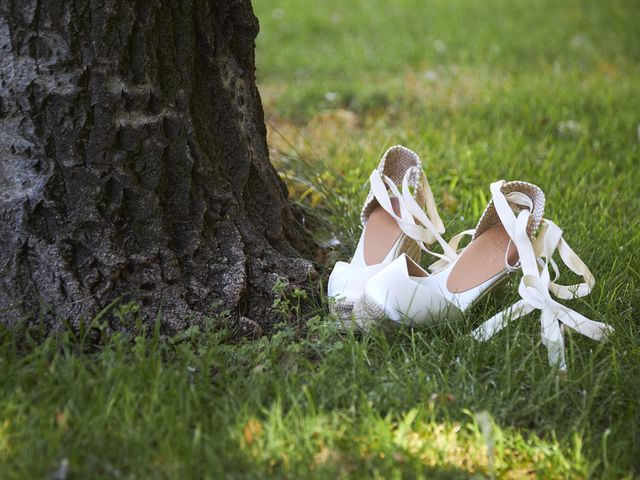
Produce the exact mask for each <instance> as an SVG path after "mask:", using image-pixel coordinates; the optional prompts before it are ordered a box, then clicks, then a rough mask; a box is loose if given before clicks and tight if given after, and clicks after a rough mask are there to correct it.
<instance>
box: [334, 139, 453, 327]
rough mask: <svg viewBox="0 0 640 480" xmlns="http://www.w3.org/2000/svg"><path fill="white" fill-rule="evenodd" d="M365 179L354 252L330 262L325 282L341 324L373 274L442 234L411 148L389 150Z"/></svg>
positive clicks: (415, 253) (414, 253) (416, 253)
mask: <svg viewBox="0 0 640 480" xmlns="http://www.w3.org/2000/svg"><path fill="white" fill-rule="evenodd" d="M369 182H370V186H371V190H370V192H369V195H368V196H367V199H366V201H365V204H364V206H363V208H362V213H361V220H362V225H363V231H362V235H361V236H360V240H359V242H358V246H357V248H356V251H355V253H354V255H353V258H352V259H351V261H350V262H348V263H347V262H337V263H336V265H335V267H334V269H333V271H332V272H331V275H330V277H329V282H328V286H327V291H328V295H329V297H331V303H330V309H331V311H332V313H334V314H335V315H336V316H337V317H338V319H339V320H340V321H341V322H342V323H346V322H349V321H351V319H352V316H351V315H352V312H353V307H354V305H356V304H357V303H358V302H359V301H360V297H361V296H362V292H363V291H364V286H365V285H366V283H367V282H368V280H369V279H370V278H371V277H372V276H373V275H375V274H376V273H378V272H380V271H381V270H382V269H383V268H384V267H385V266H387V265H389V264H390V263H391V262H393V261H394V260H395V259H396V258H398V257H399V256H400V255H403V254H404V255H407V256H408V257H409V258H415V259H419V258H420V249H421V248H422V249H424V250H426V251H429V250H428V249H427V248H426V245H430V244H431V243H433V242H434V241H435V240H436V236H437V237H439V238H440V239H441V238H442V237H441V236H440V234H441V233H443V232H444V224H443V223H442V220H441V219H440V216H439V215H438V211H437V209H436V205H435V201H434V198H433V193H432V192H431V188H430V186H429V182H428V181H427V177H426V175H425V174H424V172H423V171H422V162H421V161H420V158H419V157H418V155H416V154H415V153H414V152H413V151H411V150H409V149H408V148H405V147H403V146H401V145H396V146H394V147H391V148H389V149H388V150H387V151H386V152H385V154H384V155H383V157H382V159H381V160H380V164H379V165H378V168H376V169H375V170H374V171H373V172H372V173H371V176H370V178H369ZM399 187H401V188H402V192H400V190H399ZM425 210H426V213H425ZM414 213H417V215H418V222H420V223H422V225H419V224H418V223H417V222H416V217H414ZM443 242H444V241H443ZM445 247H447V245H446V243H445ZM454 254H455V252H454ZM355 320H356V326H358V327H362V326H363V324H361V323H360V322H359V321H358V320H359V319H355Z"/></svg>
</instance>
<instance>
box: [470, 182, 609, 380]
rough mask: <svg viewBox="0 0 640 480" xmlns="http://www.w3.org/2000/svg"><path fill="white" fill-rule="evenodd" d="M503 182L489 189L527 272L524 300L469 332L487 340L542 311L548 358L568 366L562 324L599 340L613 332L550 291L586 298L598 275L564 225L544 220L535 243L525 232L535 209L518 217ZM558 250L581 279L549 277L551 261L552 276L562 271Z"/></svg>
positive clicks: (522, 284) (522, 289) (522, 286)
mask: <svg viewBox="0 0 640 480" xmlns="http://www.w3.org/2000/svg"><path fill="white" fill-rule="evenodd" d="M502 185H503V181H501V182H495V183H494V184H492V185H491V190H492V193H493V200H494V205H495V206H496V211H497V213H498V216H499V217H500V220H501V221H502V223H503V225H504V227H505V229H506V230H507V232H508V233H509V236H510V237H511V239H512V241H513V242H514V243H515V245H516V247H517V249H518V255H519V258H520V264H521V267H522V272H523V276H522V279H521V280H520V284H519V286H518V293H519V294H520V297H521V300H519V301H518V302H516V303H515V304H514V305H512V306H511V307H509V308H507V309H506V310H504V311H502V312H500V313H498V314H496V315H494V316H493V317H491V318H490V319H489V320H487V321H486V322H484V323H483V324H482V325H480V326H479V327H478V328H477V329H475V330H474V331H473V332H472V333H471V335H472V336H473V337H474V338H476V339H477V340H481V341H485V340H488V339H489V338H491V337H492V336H493V335H495V334H496V333H497V332H499V331H500V330H502V329H503V328H504V327H505V326H506V325H507V324H508V323H509V322H510V321H511V320H516V319H518V318H520V317H522V316H524V315H527V314H528V313H531V312H532V311H534V310H540V323H541V325H542V332H541V335H542V343H543V344H544V345H545V346H546V347H547V351H548V357H549V363H550V364H551V365H555V366H557V367H558V368H559V369H560V370H561V371H566V370H567V364H566V358H565V351H564V350H565V349H564V338H563V336H562V330H561V325H562V324H564V325H566V326H568V327H570V328H572V329H574V330H575V331H577V332H579V333H581V334H582V335H585V336H587V337H589V338H592V339H594V340H601V339H602V338H603V337H605V336H606V335H607V334H609V333H611V332H612V331H613V328H612V327H611V326H610V325H607V324H605V323H602V322H596V321H593V320H590V319H588V318H586V317H585V316H584V315H582V314H580V313H578V312H576V311H574V310H572V309H570V308H569V307H567V306H565V305H562V304H561V303H558V302H557V301H556V300H554V299H553V298H552V296H551V294H553V295H554V296H556V297H558V298H560V299H567V300H568V299H572V298H576V297H583V296H585V295H587V294H589V292H591V289H592V288H593V285H594V284H595V279H594V277H593V275H592V274H591V272H590V271H589V269H588V268H587V266H586V265H585V263H584V262H583V261H582V260H581V259H580V258H579V257H578V256H577V255H576V254H575V252H574V251H573V250H572V249H571V247H569V245H568V244H567V243H566V242H565V240H564V239H563V238H562V230H561V229H560V228H559V227H558V226H557V225H556V224H555V223H553V222H552V221H550V220H547V219H543V220H542V224H541V229H540V232H539V233H538V236H537V238H536V241H535V244H534V243H533V242H532V241H531V239H530V238H529V235H528V232H527V226H528V224H529V218H530V217H531V212H530V211H528V210H522V211H521V212H520V213H519V214H518V216H517V217H516V216H515V214H514V213H513V211H512V210H511V208H510V207H509V205H508V203H507V200H506V199H505V197H504V195H503V194H502V192H501V190H500V188H501V187H502ZM556 250H557V251H558V252H559V253H560V257H561V258H562V260H563V262H564V263H565V264H566V265H567V267H568V268H569V269H570V270H572V271H573V272H574V273H576V274H578V275H580V276H582V278H583V280H584V282H583V283H579V284H576V285H570V286H564V285H558V284H557V283H555V281H552V280H551V276H550V273H549V266H551V267H552V269H553V270H554V272H555V278H554V280H555V279H556V278H557V276H558V268H557V265H556V264H555V262H554V261H553V255H554V253H555V251H556Z"/></svg>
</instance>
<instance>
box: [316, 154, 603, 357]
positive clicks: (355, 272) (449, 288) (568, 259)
mask: <svg viewBox="0 0 640 480" xmlns="http://www.w3.org/2000/svg"><path fill="white" fill-rule="evenodd" d="M369 184H370V192H369V195H368V196H367V199H366V201H365V204H364V207H363V209H362V214H361V220H362V225H363V231H362V235H361V236H360V240H359V242H358V245H357V247H356V251H355V253H354V255H353V258H352V259H351V261H350V262H348V263H347V262H338V263H337V264H336V266H335V267H334V269H333V271H332V273H331V275H330V277H329V282H328V295H329V297H330V308H331V311H332V313H333V314H334V315H335V316H336V318H337V319H338V321H339V322H340V323H341V325H344V326H347V325H352V326H353V327H355V328H359V329H366V328H369V327H370V326H371V325H373V324H376V323H379V322H381V321H383V320H386V319H388V320H391V321H393V322H397V323H398V324H405V325H409V326H420V325H426V324H436V323H442V322H446V321H451V320H454V319H456V318H459V317H460V316H461V315H462V313H463V312H465V311H466V310H468V309H469V308H471V307H472V306H473V305H475V304H476V303H477V302H478V300H479V299H481V298H482V297H483V295H485V294H486V293H487V292H489V291H490V290H491V289H492V288H493V287H495V286H496V285H497V284H499V283H500V281H501V280H503V279H504V278H506V277H507V276H508V275H510V274H513V273H515V272H522V276H521V278H520V282H519V284H518V293H519V295H520V300H519V301H517V302H516V303H515V304H513V305H512V306H510V307H508V308H506V309H505V310H503V311H501V312H499V313H498V314H496V315H494V316H493V317H491V318H490V319H488V320H486V321H485V322H484V323H482V324H481V325H480V326H479V327H477V328H476V329H475V330H473V331H472V332H471V336H472V337H474V338H475V339H477V340H480V341H486V340H488V339H489V338H491V337H492V336H493V335H495V334H496V333H497V332H499V331H500V330H501V329H502V328H504V327H505V326H506V325H507V323H508V322H510V321H512V320H516V319H518V318H520V317H522V316H524V315H527V314H529V313H532V312H533V311H534V310H538V311H539V312H540V323H541V326H542V342H543V344H544V345H545V346H546V347H547V351H548V357H549V362H550V363H551V364H552V365H555V366H557V367H558V368H559V369H560V370H566V360H565V354H564V340H563V335H562V325H565V326H567V327H569V328H572V329H573V330H575V331H577V332H579V333H581V334H583V335H585V336H587V337H590V338H592V339H594V340H600V339H602V338H603V337H605V336H606V335H607V334H608V333H610V332H611V331H612V328H611V327H610V326H608V325H606V324H604V323H601V322H596V321H593V320H589V319H588V318H586V317H584V316H583V315H581V314H580V313H578V312H576V311H574V310H572V309H570V308H569V307H567V306H565V305H563V304H561V303H559V302H558V300H570V299H573V298H577V297H583V296H585V295H588V294H589V293H590V292H591V290H592V288H593V286H594V283H595V279H594V277H593V275H592V274H591V272H590V271H589V269H588V268H587V266H586V265H585V263H584V262H583V261H582V260H581V259H580V258H579V257H578V256H577V255H576V253H575V252H574V251H573V250H572V249H571V247H569V245H568V244H567V242H566V241H565V240H564V239H563V237H562V230H561V229H560V228H559V227H558V226H557V225H556V224H555V223H553V222H552V221H550V220H548V219H546V218H544V208H545V195H544V193H543V191H542V190H541V189H540V188H539V187H538V186H536V185H533V184H531V183H528V182H522V181H511V182H506V181H504V180H500V181H497V182H494V183H492V184H491V186H490V191H491V200H490V202H489V204H488V205H487V208H486V209H485V211H484V213H483V214H482V216H481V217H480V220H479V221H478V224H477V226H476V228H475V229H473V230H467V231H464V232H461V233H459V234H457V235H455V236H453V237H452V238H451V239H450V240H449V241H448V242H447V241H445V240H444V238H443V236H442V235H443V234H444V233H445V228H444V224H443V222H442V220H441V218H440V216H439V215H438V212H437V209H436V203H435V201H434V197H433V193H432V191H431V188H430V186H429V183H428V180H427V176H426V175H425V173H424V172H423V170H422V162H421V161H420V158H419V157H418V155H416V154H415V153H414V152H412V151H411V150H409V149H407V148H405V147H402V146H399V145H398V146H395V147H391V148H390V149H389V150H387V151H386V153H385V154H384V155H383V157H382V160H381V161H380V164H379V165H378V167H377V168H376V169H375V170H374V171H373V172H372V173H371V176H370V177H369ZM466 236H470V237H471V240H470V242H469V243H468V245H467V246H466V247H464V248H459V244H460V242H461V240H462V239H463V238H464V237H466ZM436 243H437V244H438V245H439V247H440V248H439V250H440V252H436V251H433V250H431V246H432V245H434V244H436ZM422 252H425V253H427V254H429V255H430V256H432V257H435V258H436V259H437V260H436V261H435V262H434V263H432V264H431V265H430V266H429V267H428V268H427V269H424V268H422V266H421V265H420V257H421V254H422ZM556 252H557V253H558V254H559V257H560V259H561V260H562V262H563V263H564V264H565V265H566V266H567V267H568V268H569V269H570V270H571V271H572V272H574V273H576V274H577V275H579V276H580V277H581V278H582V282H581V283H578V284H575V285H560V284H558V283H556V281H557V279H558V276H559V269H558V266H557V264H556V262H555V260H554V258H553V257H554V254H555V253H556Z"/></svg>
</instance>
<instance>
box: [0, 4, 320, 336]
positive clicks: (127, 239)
mask: <svg viewBox="0 0 640 480" xmlns="http://www.w3.org/2000/svg"><path fill="white" fill-rule="evenodd" d="M257 33H258V21H257V19H256V18H255V16H254V15H253V12H252V8H251V3H250V1H249V0H180V1H176V0H100V1H98V0H0V160H1V161H0V244H1V249H0V319H1V320H0V321H1V322H2V323H5V324H12V323H14V322H15V321H17V320H19V319H22V318H26V317H30V316H31V317H33V316H34V315H37V312H41V311H42V310H43V309H44V310H46V311H48V313H47V315H46V319H47V322H49V327H50V328H57V327H59V326H60V325H61V320H62V319H63V318H66V319H68V320H71V321H72V322H80V321H86V320H88V319H91V318H92V317H93V316H94V315H95V314H96V312H98V311H99V310H100V309H101V308H103V307H105V306H106V305H108V304H109V303H110V302H111V301H113V300H114V299H116V298H118V297H120V296H121V295H124V296H125V298H130V299H134V300H137V301H139V302H140V303H141V304H142V305H143V307H144V308H145V310H146V312H147V314H148V315H150V316H153V315H155V312H156V309H157V308H158V307H159V306H160V305H162V309H163V314H164V321H165V322H167V324H168V325H169V326H170V327H172V329H176V330H179V329H181V328H184V327H185V326H186V325H188V324H190V323H191V322H193V321H197V319H198V318H202V315H203V314H205V313H206V312H208V311H210V309H214V310H216V309H217V310H219V309H221V308H225V309H229V310H231V312H233V313H234V314H235V316H236V318H250V319H252V320H254V321H256V322H257V323H259V324H261V325H264V324H265V323H268V322H269V321H270V320H272V314H271V313H270V308H269V307H270V306H271V303H272V299H271V297H272V286H273V284H274V282H275V281H276V280H277V279H279V278H284V279H287V280H288V281H289V282H292V283H304V282H306V281H307V280H308V278H309V275H310V273H312V272H313V270H312V267H311V265H310V263H309V262H307V261H305V260H302V259H300V258H299V255H298V253H297V252H298V251H300V249H302V248H304V242H305V239H304V238H303V236H302V235H301V232H300V229H299V228H298V227H297V222H296V221H295V219H294V217H293V215H292V212H291V209H290V208H289V207H288V206H287V200H286V188H285V186H284V185H283V184H282V182H281V181H280V180H279V178H278V176H277V174H276V172H275V171H274V169H273V168H272V166H271V164H270V163H269V158H268V151H267V145H266V132H265V127H264V118H263V111H262V106H261V103H260V97H259V95H258V91H257V89H256V86H255V66H254V40H255V37H256V35H257Z"/></svg>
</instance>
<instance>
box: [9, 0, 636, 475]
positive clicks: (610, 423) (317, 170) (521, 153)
mask: <svg viewBox="0 0 640 480" xmlns="http://www.w3.org/2000/svg"><path fill="white" fill-rule="evenodd" d="M254 7H255V9H256V13H257V15H258V17H259V19H260V21H261V33H260V36H259V39H258V45H257V60H258V77H259V82H260V88H261V91H262V94H263V100H264V103H265V111H266V116H267V121H268V125H269V139H270V145H271V150H272V159H273V161H274V162H275V163H276V165H277V166H278V168H279V169H280V171H281V172H282V174H283V176H284V177H285V178H286V180H287V183H288V185H289V187H290V190H291V193H292V196H293V197H294V198H295V199H296V200H297V201H299V202H301V204H302V205H303V208H304V209H306V210H308V211H313V212H314V216H316V217H317V216H319V217H320V219H319V220H321V221H320V222H319V224H320V225H322V228H320V227H318V231H317V232H316V234H317V235H318V237H319V238H320V239H321V240H328V239H329V238H331V237H336V238H337V239H338V240H340V242H341V243H340V245H339V246H337V247H336V248H335V249H334V250H333V251H332V252H330V253H329V254H328V255H327V256H326V258H324V259H323V263H322V264H321V265H319V268H320V269H321V270H322V269H324V270H325V273H327V272H328V271H329V269H330V267H331V265H332V263H333V262H334V261H335V260H337V259H347V258H348V257H349V255H350V253H351V252H352V251H353V248H354V246H355V243H356V241H357V238H358V235H359V225H358V214H359V209H360V206H361V202H362V201H363V199H364V197H365V195H366V192H367V191H366V188H365V187H364V185H363V184H364V180H365V179H366V178H367V176H368V173H369V171H370V170H371V168H373V167H374V166H375V165H376V163H377V161H378V159H379V156H380V154H381V153H382V152H383V151H384V149H385V148H386V147H388V146H390V145H393V144H395V143H402V144H405V145H407V146H409V147H411V148H412V149H414V150H416V151H417V152H418V153H419V154H420V155H421V156H422V157H423V158H424V159H425V160H426V162H425V163H426V168H427V173H428V175H429V178H430V181H431V185H432V187H433V189H434V192H435V194H436V198H437V199H438V201H439V207H440V210H441V212H442V214H443V217H444V219H445V223H446V224H447V228H448V234H450V233H455V232H457V231H459V230H460V229H463V228H471V227H473V226H474V224H475V222H476V220H477V218H478V216H479V215H480V213H481V212H482V210H483V209H484V206H485V205H486V201H487V197H488V194H489V192H488V186H489V183H490V182H492V181H494V180H496V179H499V178H506V179H510V180H514V179H520V180H527V181H531V182H534V183H536V184H538V185H540V186H541V187H542V188H543V189H544V190H545V192H546V194H547V198H548V204H547V211H546V216H547V217H548V218H550V219H552V220H553V221H555V222H556V223H558V224H559V225H560V226H561V227H562V228H563V229H564V232H565V233H564V235H565V238H566V240H567V241H568V242H569V243H570V244H571V245H572V247H573V248H574V250H576V251H577V252H578V254H579V255H580V256H581V257H582V258H583V259H584V260H585V262H586V263H587V264H588V265H589V266H590V268H591V270H592V272H593V273H594V275H595V276H596V278H597V284H596V287H595V289H594V291H593V292H592V294H591V295H590V296H589V297H586V298H584V299H581V300H576V301H571V302H568V303H569V305H570V306H571V307H572V308H575V309H576V310H578V311H580V312H582V313H584V314H585V315H587V316H589V317H590V318H593V319H595V320H602V321H606V322H608V323H610V324H611V325H613V326H614V327H615V329H616V330H615V333H614V334H613V335H612V336H611V338H610V339H609V341H607V342H602V343H596V342H593V341H591V340H589V339H586V338H584V337H580V336H579V335H575V334H574V335H572V334H570V333H568V334H567V352H568V355H567V356H568V365H569V371H568V374H567V375H559V374H558V373H557V372H556V371H554V370H553V369H551V368H550V367H549V365H548V362H547V356H546V351H545V349H544V347H543V346H542V345H541V344H540V325H539V321H538V319H537V318H538V317H537V315H536V314H535V313H534V314H532V315H530V316H528V317H526V318H523V319H521V320H519V321H517V322H514V323H513V324H511V325H510V326H509V327H508V328H507V329H506V330H505V331H504V332H502V333H500V334H499V335H497V336H496V337H495V338H493V339H492V340H491V341H490V342H488V343H484V344H480V343H476V342H474V341H472V340H471V339H470V338H469V337H468V336H467V333H468V332H469V331H470V330H471V329H472V328H473V327H474V326H477V325H478V324H480V323H481V322H482V320H483V319H484V318H487V316H488V315H490V314H492V313H494V312H496V311H498V310H499V309H501V308H504V307H505V306H506V305H509V304H511V303H512V302H513V301H514V300H516V298H517V292H516V291H515V288H514V287H515V282H514V281H511V283H510V284H507V285H504V286H503V287H502V288H500V289H499V290H498V291H497V292H495V293H494V294H493V295H492V296H490V297H489V298H488V299H487V300H486V301H483V302H482V303H481V304H480V305H478V306H477V307H475V308H474V309H473V311H472V312H470V313H469V314H468V315H466V316H465V318H464V320H463V321H461V322H459V323H456V324H452V325H448V326H446V327H440V328H437V329H422V330H409V329H383V328H380V329H374V330H373V331H372V332H370V333H368V334H366V335H363V336H356V335H353V334H347V335H341V334H339V333H338V332H336V331H335V329H334V328H333V327H332V326H331V318H330V317H329V316H328V315H327V313H326V306H325V304H324V300H323V299H322V298H321V297H314V298H310V299H308V300H309V303H310V304H311V312H305V313H304V314H300V313H299V311H298V308H297V306H298V300H299V299H298V298H296V297H295V296H293V295H292V294H291V293H289V294H288V296H284V297H283V298H282V300H281V302H280V303H279V306H278V308H279V309H280V310H281V311H282V313H283V319H284V318H288V319H289V321H288V323H284V322H283V324H282V325H280V326H279V327H278V329H277V331H276V332H275V334H274V335H273V336H271V337H264V338H260V339H258V340H256V341H248V340H247V341H242V342H236V341H233V340H232V338H233V330H232V328H231V327H230V326H229V324H228V322H227V320H226V319H224V318H217V319H212V320H211V325H210V326H209V327H207V328H202V329H200V330H195V329H194V330H192V331H190V332H187V333H186V334H184V335H182V336H180V337H176V338H173V339H158V337H157V335H147V336H145V335H143V334H141V335H139V336H132V337H125V336H118V337H115V338H112V339H111V340H109V341H108V343H107V344H106V345H105V346H104V348H103V349H102V350H100V351H97V352H96V351H92V350H91V349H89V348H87V346H86V344H87V340H86V339H85V340H83V339H77V338H76V339H74V338H73V336H72V335H71V334H70V333H68V332H67V333H64V334H61V335H60V336H59V337H56V338H50V339H48V340H46V341H45V342H44V343H39V342H35V341H30V340H29V339H30V337H31V336H37V332H31V333H29V332H24V331H12V332H1V334H0V478H3V479H4V478H43V477H45V476H47V475H49V474H52V473H53V474H56V473H58V474H60V473H64V472H63V470H64V469H65V467H64V466H63V465H68V474H69V478H96V477H103V478H216V479H217V478H222V477H223V476H224V477H229V478H262V477H266V476H273V477H279V478H281V477H287V478H309V477H320V478H337V477H342V478H345V477H360V478H371V477H374V478H375V477H377V478H469V477H474V476H475V477H476V478H485V477H492V476H495V477H498V478H526V477H540V478H585V477H595V478H623V477H627V478H632V477H637V476H640V406H639V403H640V402H639V400H638V399H639V398H640V383H639V382H638V379H639V378H640V341H639V340H638V338H639V336H640V258H639V257H640V216H639V215H638V212H640V198H639V197H640V138H639V132H638V126H639V124H640V29H638V28H637V25H639V24H640V9H638V8H637V5H636V4H635V2H632V1H608V2H596V1H588V2H578V1H576V0H568V1H565V2H551V1H546V0H540V1H529V2H524V1H519V0H514V1H502V0H501V1H495V2H487V1H473V0H449V1H445V0H438V1H428V2H427V1H418V0H400V1H394V2H387V1H382V0H350V1H348V2H345V1H343V2H339V1H337V0H332V1H318V2H302V1H300V0H298V1H294V0H282V1H276V0H254ZM316 220H318V219H316ZM316 223H318V222H316ZM562 278H563V279H566V281H567V283H568V282H569V281H570V280H571V275H567V272H566V271H563V277H562ZM283 295H284V294H283ZM126 310H127V309H121V310H119V312H120V314H121V315H127V314H128V315H131V316H132V320H131V321H135V318H134V317H135V313H127V311H126ZM291 317H293V318H294V320H293V321H292V320H291ZM298 322H306V324H307V328H306V329H304V330H303V331H301V332H300V331H299V330H298V328H297V323H298ZM160 340H161V341H160ZM65 462H68V463H65ZM61 466H62V468H61ZM59 476H60V475H59Z"/></svg>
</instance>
